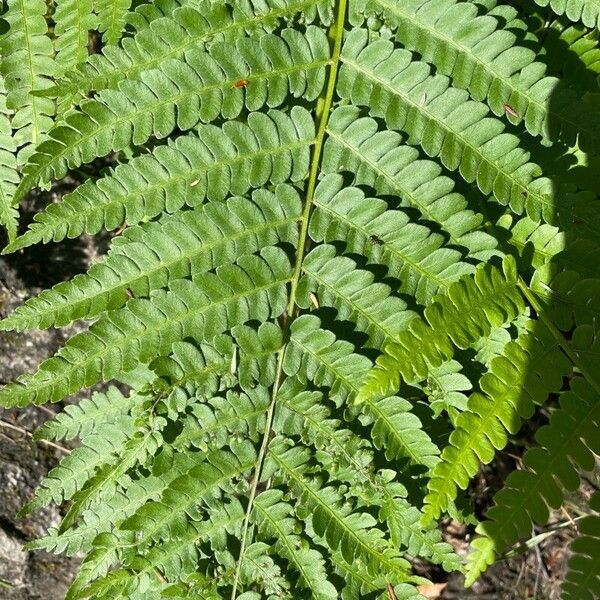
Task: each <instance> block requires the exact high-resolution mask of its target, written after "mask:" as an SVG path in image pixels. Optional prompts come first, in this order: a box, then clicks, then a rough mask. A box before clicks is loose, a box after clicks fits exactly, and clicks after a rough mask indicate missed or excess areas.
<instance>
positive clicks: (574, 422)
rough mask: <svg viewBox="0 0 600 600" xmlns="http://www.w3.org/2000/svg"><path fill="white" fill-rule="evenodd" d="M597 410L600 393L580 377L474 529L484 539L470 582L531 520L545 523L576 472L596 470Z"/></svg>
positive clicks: (472, 562) (526, 530)
mask: <svg viewBox="0 0 600 600" xmlns="http://www.w3.org/2000/svg"><path fill="white" fill-rule="evenodd" d="M599 430H600V405H599V403H598V394H597V392H596V390H594V389H593V388H592V387H591V385H590V384H589V383H588V382H587V381H586V380H584V379H582V378H576V379H573V380H572V381H571V390H570V391H568V392H565V393H563V394H562V395H561V399H560V409H559V410H557V411H555V412H554V413H553V414H552V417H551V419H550V424H549V425H546V426H544V427H542V428H541V429H540V430H539V431H538V432H537V434H536V440H537V441H538V442H539V444H540V445H541V446H540V447H536V448H532V449H530V450H528V451H527V452H526V453H525V456H524V458H523V462H524V465H525V468H524V469H523V470H519V471H514V472H512V473H510V474H509V476H508V478H507V480H506V484H505V487H504V488H503V489H502V490H501V491H500V492H498V493H497V494H496V496H495V497H494V500H495V506H493V507H492V508H491V509H490V510H489V511H488V514H487V517H488V519H489V520H487V521H484V522H483V523H482V524H481V525H479V527H478V532H479V533H480V534H482V536H483V537H481V538H478V539H476V540H475V541H474V542H473V546H474V551H473V553H472V555H471V557H470V569H469V573H468V577H467V581H468V582H471V583H472V582H473V581H474V579H475V578H476V577H477V576H478V575H479V573H480V572H481V571H482V570H483V569H485V567H486V566H487V565H489V564H491V562H492V561H493V560H494V558H495V555H496V554H497V553H498V552H500V551H502V550H503V549H504V548H505V547H507V546H509V545H511V544H514V543H515V542H517V541H518V539H519V538H520V537H521V536H523V535H528V534H529V533H530V531H531V521H532V520H533V521H534V522H536V523H546V521H547V520H548V516H549V507H550V508H559V507H560V505H561V504H562V501H563V494H564V492H563V490H564V489H567V490H570V491H572V490H575V489H577V487H578V486H579V475H578V472H577V471H578V470H579V469H583V470H591V469H592V468H593V467H594V464H595V459H594V454H593V453H595V454H598V453H600V446H599V445H598V440H600V436H599V435H598V431H599Z"/></svg>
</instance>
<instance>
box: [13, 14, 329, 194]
mask: <svg viewBox="0 0 600 600" xmlns="http://www.w3.org/2000/svg"><path fill="white" fill-rule="evenodd" d="M328 63H329V47H328V44H327V37H326V36H325V34H324V33H323V31H322V30H321V29H319V28H317V27H314V26H310V27H309V28H308V29H307V31H306V34H305V35H302V34H300V32H298V31H297V30H295V29H285V30H283V31H282V33H281V35H280V36H278V35H273V34H266V35H264V36H262V37H261V38H259V39H255V38H242V39H241V40H238V42H237V44H235V45H232V44H227V43H225V42H223V43H219V44H215V45H214V46H212V47H211V49H210V50H209V51H208V52H200V51H197V52H194V53H189V54H188V55H187V56H186V60H185V61H176V60H175V59H172V60H170V61H168V62H167V63H166V64H164V65H163V66H162V68H161V69H156V70H153V71H146V72H145V73H144V74H143V75H142V76H141V79H140V80H139V81H123V82H121V83H120V85H119V89H118V90H103V91H101V92H99V93H98V95H97V99H94V100H88V101H87V102H85V103H83V104H82V105H81V109H80V111H77V112H73V113H71V114H69V115H68V116H67V117H66V118H65V120H64V122H63V123H59V124H58V125H56V126H55V127H53V128H52V130H51V131H50V132H49V139H48V140H46V142H44V143H43V144H41V145H40V146H39V147H38V148H37V152H36V153H35V154H34V155H33V156H32V157H31V158H30V159H29V161H28V165H27V167H26V169H25V176H24V178H23V180H22V182H21V184H20V186H19V188H18V189H17V192H16V198H17V199H20V198H22V197H23V195H24V194H25V193H26V192H27V191H28V190H29V189H31V188H32V187H33V186H35V185H36V184H37V183H38V182H39V181H45V180H48V179H57V178H58V179H60V178H61V177H63V176H64V175H65V174H66V172H67V170H68V168H73V167H76V166H78V165H81V164H84V163H88V162H90V161H92V160H93V159H94V158H96V157H98V156H105V155H106V154H108V153H109V152H112V151H118V150H123V149H124V148H127V147H129V145H130V144H134V145H141V144H143V143H145V142H146V141H147V140H148V139H149V138H150V137H151V136H155V137H157V138H164V137H166V136H168V135H169V134H170V133H171V132H172V131H173V130H174V129H175V128H176V127H177V128H179V129H181V130H183V131H185V130H188V129H191V128H192V127H194V126H195V125H197V124H198V123H199V122H202V123H208V122H210V121H214V120H215V119H217V118H218V117H220V116H223V117H225V118H228V119H233V118H235V117H237V116H238V115H239V114H240V113H241V112H242V110H243V109H244V108H247V109H248V110H251V111H252V110H258V109H259V108H261V107H263V106H264V105H265V104H267V105H268V106H270V107H277V106H279V105H281V104H282V103H283V102H284V100H285V99H286V97H287V95H288V93H291V94H293V95H294V96H296V97H302V98H305V99H306V100H314V99H315V98H317V97H318V95H319V93H320V92H321V88H322V86H323V82H324V75H325V67H326V65H327V64H328ZM239 81H244V82H246V81H247V82H248V83H247V84H245V85H243V86H237V85H236V83H237V82H239Z"/></svg>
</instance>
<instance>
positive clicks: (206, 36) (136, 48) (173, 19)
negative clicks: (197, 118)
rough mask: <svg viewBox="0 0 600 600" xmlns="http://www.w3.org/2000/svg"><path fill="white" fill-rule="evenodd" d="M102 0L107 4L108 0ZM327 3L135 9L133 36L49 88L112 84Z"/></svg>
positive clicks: (288, 0) (295, 0) (67, 90)
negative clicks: (135, 31) (150, 10)
mask: <svg viewBox="0 0 600 600" xmlns="http://www.w3.org/2000/svg"><path fill="white" fill-rule="evenodd" d="M102 2H103V4H106V5H107V6H108V5H109V2H108V1H107V0H102ZM330 4H331V3H330V2H329V0H285V2H278V1H276V0H268V1H266V2H255V1H253V2H249V1H244V2H236V3H235V5H234V6H231V7H230V6H227V5H223V4H218V3H215V2H212V1H211V0H203V1H200V2H198V3H197V6H193V5H192V6H189V5H186V6H182V7H179V8H175V9H174V10H171V11H170V12H169V14H165V11H164V10H163V11H160V12H158V11H157V13H156V14H153V15H152V17H153V18H152V19H151V21H150V22H146V23H144V24H142V23H141V19H140V17H141V15H140V14H138V15H137V18H135V19H133V20H132V22H133V23H134V24H135V26H136V29H138V33H137V34H136V35H135V36H134V37H133V38H126V39H125V40H123V43H122V45H121V47H115V46H110V47H108V48H104V50H103V52H102V54H97V55H94V56H92V57H90V59H89V60H88V62H87V63H86V64H84V65H81V66H80V67H79V68H78V69H77V70H76V71H74V72H72V73H70V74H68V75H67V78H66V81H65V82H61V83H59V84H58V85H57V86H55V87H54V88H52V89H50V90H49V91H48V93H49V94H58V95H61V96H62V95H67V94H69V95H71V94H74V93H79V94H87V93H88V92H90V91H93V90H101V89H105V88H117V87H118V84H119V82H120V81H125V80H127V79H129V80H135V79H139V78H140V76H141V75H142V74H143V73H144V72H145V71H149V70H151V69H156V68H160V66H161V65H162V64H163V63H165V62H166V61H168V60H169V59H183V58H184V57H185V55H186V53H187V52H189V51H193V50H195V49H202V50H203V49H205V47H206V46H207V44H208V43H211V44H213V43H214V42H216V41H228V42H233V41H235V39H236V38H238V37H240V35H241V34H243V33H244V31H248V30H251V31H253V30H256V29H257V28H261V29H264V30H265V31H266V32H271V31H272V30H274V29H276V27H277V24H278V23H279V22H280V21H281V19H283V18H291V17H293V15H294V14H295V13H299V12H302V13H303V15H304V16H305V17H306V19H307V21H308V22H310V21H311V20H313V19H315V18H316V16H317V15H318V14H321V15H322V16H326V14H327V13H326V11H328V12H330ZM151 6H154V4H153V5H151ZM136 12H140V11H139V9H138V11H136ZM144 12H148V11H144ZM148 18H149V15H146V19H148ZM130 21H131V19H130ZM107 33H108V31H107ZM105 35H106V34H105ZM175 40H176V43H175Z"/></svg>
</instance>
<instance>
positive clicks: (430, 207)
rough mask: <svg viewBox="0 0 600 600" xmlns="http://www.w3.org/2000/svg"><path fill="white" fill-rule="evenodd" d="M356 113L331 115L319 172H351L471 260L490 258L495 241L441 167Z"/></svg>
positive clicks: (348, 108)
mask: <svg viewBox="0 0 600 600" xmlns="http://www.w3.org/2000/svg"><path fill="white" fill-rule="evenodd" d="M360 114H361V113H360V109H359V108H357V107H353V106H340V107H339V108H336V109H335V110H334V111H333V113H332V114H331V117H330V119H329V122H328V127H327V140H326V142H325V148H324V151H323V163H322V165H321V169H322V170H323V172H325V173H339V172H340V171H344V172H348V173H351V174H352V175H353V177H354V184H355V185H368V186H370V187H372V188H373V189H374V190H375V191H376V192H377V194H378V195H379V196H387V195H390V196H395V197H397V198H399V199H400V200H401V202H402V206H403V207H414V208H416V209H417V210H419V212H420V213H421V215H422V216H423V218H424V219H425V221H430V222H432V223H439V225H441V226H442V229H443V231H444V232H447V233H448V235H449V241H450V242H451V243H452V244H455V245H457V246H463V247H466V248H468V249H469V251H470V255H471V256H472V257H474V258H477V259H479V260H487V259H489V258H490V257H491V256H492V255H493V254H494V248H495V247H496V244H497V242H496V240H495V239H494V238H493V237H492V236H490V235H489V234H488V233H486V232H484V231H481V230H480V226H481V224H482V222H483V216H482V215H480V214H477V213H474V212H473V211H472V210H469V209H468V208H467V206H468V205H467V201H466V199H465V198H464V196H462V195H461V194H460V193H458V192H456V191H454V187H455V184H454V182H453V181H452V180H451V179H450V178H449V177H446V176H444V175H442V174H441V172H442V169H441V168H440V166H439V165H438V164H437V163H435V162H433V161H427V160H420V159H419V153H418V151H417V150H416V149H415V148H412V147H411V146H408V145H405V144H404V140H403V138H402V136H401V135H400V134H398V133H396V132H394V131H389V130H388V131H379V129H378V125H377V122H376V121H375V119H371V118H369V117H362V118H361V117H360Z"/></svg>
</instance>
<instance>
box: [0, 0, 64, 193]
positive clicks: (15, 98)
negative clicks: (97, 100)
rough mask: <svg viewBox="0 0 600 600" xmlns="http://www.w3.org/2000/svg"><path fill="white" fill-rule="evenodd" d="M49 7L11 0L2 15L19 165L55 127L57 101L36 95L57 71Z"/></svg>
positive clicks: (0, 70) (2, 51)
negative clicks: (4, 24) (47, 13)
mask: <svg viewBox="0 0 600 600" xmlns="http://www.w3.org/2000/svg"><path fill="white" fill-rule="evenodd" d="M46 11H47V6H46V2H45V1H44V0H11V2H9V3H8V10H7V12H6V13H5V14H4V15H3V16H2V18H3V19H4V20H5V21H6V22H7V24H8V31H7V32H6V33H4V35H2V36H1V37H0V55H1V56H2V60H1V61H0V74H2V76H3V78H4V84H5V86H6V92H7V95H6V106H7V107H8V109H10V110H12V111H14V114H13V116H12V120H11V125H12V128H13V129H14V130H15V133H14V139H15V143H16V146H17V148H18V149H19V150H18V153H17V162H18V164H19V165H22V164H23V163H25V161H26V160H28V159H29V158H30V156H31V154H32V152H33V150H34V147H36V146H37V145H38V144H39V143H40V142H42V140H44V139H45V138H46V134H47V132H48V131H49V130H50V129H51V127H52V115H53V114H54V102H53V101H52V100H50V99H49V98H40V97H36V96H34V95H32V92H37V91H40V90H44V89H47V88H48V87H50V86H51V85H52V83H51V79H50V78H51V77H52V76H54V75H55V74H56V66H55V63H54V59H53V57H52V55H53V52H54V49H53V48H52V42H51V40H50V38H49V37H48V35H47V33H48V25H47V24H46V19H45V14H46ZM15 201H16V198H15Z"/></svg>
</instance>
